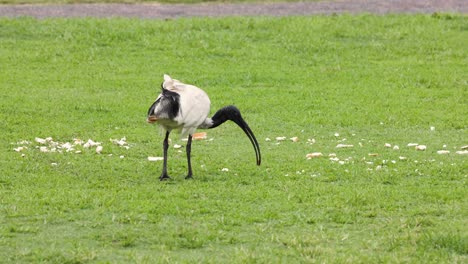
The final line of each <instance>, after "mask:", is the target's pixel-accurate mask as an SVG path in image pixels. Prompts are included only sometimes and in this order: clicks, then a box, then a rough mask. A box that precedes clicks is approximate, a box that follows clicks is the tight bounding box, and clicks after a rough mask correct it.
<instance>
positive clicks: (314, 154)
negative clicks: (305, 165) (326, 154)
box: [306, 152, 323, 159]
mask: <svg viewBox="0 0 468 264" xmlns="http://www.w3.org/2000/svg"><path fill="white" fill-rule="evenodd" d="M322 156H323V154H322V152H312V153H309V154H307V155H306V158H307V159H313V158H319V157H322Z"/></svg>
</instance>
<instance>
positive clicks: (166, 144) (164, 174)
mask: <svg viewBox="0 0 468 264" xmlns="http://www.w3.org/2000/svg"><path fill="white" fill-rule="evenodd" d="M169 133H170V132H169V131H166V137H165V138H164V143H163V151H164V161H163V169H162V173H161V177H159V180H161V181H164V180H167V179H170V178H171V177H169V175H167V149H168V148H169Z"/></svg>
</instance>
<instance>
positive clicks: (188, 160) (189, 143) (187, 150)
mask: <svg viewBox="0 0 468 264" xmlns="http://www.w3.org/2000/svg"><path fill="white" fill-rule="evenodd" d="M185 151H186V152H187V162H188V174H187V176H186V177H185V179H192V163H191V162H190V153H191V152H192V135H189V136H188V141H187V146H186V147H185Z"/></svg>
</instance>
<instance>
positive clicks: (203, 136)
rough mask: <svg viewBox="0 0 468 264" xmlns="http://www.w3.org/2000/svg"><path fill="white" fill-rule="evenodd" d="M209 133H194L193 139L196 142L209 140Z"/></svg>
mask: <svg viewBox="0 0 468 264" xmlns="http://www.w3.org/2000/svg"><path fill="white" fill-rule="evenodd" d="M207 136H208V135H207V133H206V132H198V133H194V134H193V135H192V138H193V139H195V140H202V139H206V138H207Z"/></svg>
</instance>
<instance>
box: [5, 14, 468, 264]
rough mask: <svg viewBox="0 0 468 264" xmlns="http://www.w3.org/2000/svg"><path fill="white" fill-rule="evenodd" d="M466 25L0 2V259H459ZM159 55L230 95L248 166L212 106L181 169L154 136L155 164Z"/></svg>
mask: <svg viewBox="0 0 468 264" xmlns="http://www.w3.org/2000/svg"><path fill="white" fill-rule="evenodd" d="M467 42H468V19H467V17H466V16H462V15H446V14H434V15H386V16H374V15H356V16H351V15H337V16H315V17H284V18H269V17H259V18H245V17H238V18H186V19H176V20H139V19H117V18H115V19H92V18H86V19H44V20H36V19H31V18H18V19H4V18H2V19H0V62H1V64H0V68H1V70H0V80H1V81H0V102H1V103H0V110H1V111H0V115H1V118H0V128H1V131H2V132H1V133H2V136H1V137H0V147H1V151H0V165H1V173H0V260H1V262H5V263H13V262H19V263H23V262H33V263H38V262H46V263H47V262H50V263H94V262H95V263H107V262H108V263H160V262H161V263H164V262H169V263H194V262H201V263H226V262H229V263H300V262H307V263H381V262H383V263H466V262H467V261H468V229H467V228H466V226H467V225H468V211H467V209H466V208H468V202H467V197H468V195H467V194H468V193H467V183H466V181H467V171H468V167H467V163H466V161H467V157H468V156H467V155H464V154H461V153H464V152H463V149H462V148H463V146H466V145H467V144H468V137H467V136H468V133H467V130H466V129H467V116H468V107H467V98H468V97H467V91H468V85H467V81H468V49H467V46H466V44H467ZM164 73H167V74H170V75H171V76H172V77H173V78H176V79H179V80H181V81H183V82H186V83H192V84H196V85H197V86H199V87H201V88H203V89H204V90H205V91H207V93H208V94H209V95H210V98H211V101H212V113H214V111H215V110H217V109H219V108H220V107H222V106H225V105H228V104H235V105H237V106H238V108H240V109H241V111H242V112H243V115H244V118H245V119H246V121H247V122H248V123H249V124H250V126H251V128H252V130H253V131H254V133H255V135H256V136H257V139H258V140H259V142H260V148H261V151H262V158H263V163H262V165H261V166H256V165H255V155H254V151H253V148H252V146H251V144H250V142H249V141H248V139H247V137H245V135H244V134H243V132H242V131H241V130H240V129H239V128H238V127H236V126H235V125H234V124H232V123H229V124H226V125H224V126H222V127H219V128H216V129H213V130H209V131H207V132H208V138H207V139H206V140H200V141H194V143H193V146H192V163H193V167H194V179H193V180H188V181H187V180H184V176H185V174H186V159H185V151H184V146H185V144H186V142H185V141H182V140H181V139H180V138H179V137H178V136H177V135H176V134H173V135H172V136H171V139H172V142H171V148H170V150H169V157H170V158H169V173H170V175H171V176H172V180H171V181H167V182H160V181H158V177H159V175H160V172H161V166H162V162H161V161H159V162H150V161H148V159H147V158H148V157H149V156H162V140H163V134H162V133H161V132H160V131H159V129H158V128H157V127H156V126H154V125H149V124H147V123H146V122H145V119H146V112H147V110H148V108H149V107H150V105H151V104H152V103H153V101H154V99H155V98H156V96H157V94H158V92H159V89H160V84H161V82H162V76H163V74H164ZM47 137H51V138H52V139H48V142H45V143H43V142H41V140H40V139H39V138H42V139H45V138H47ZM124 137H125V140H123V141H124V142H126V144H124V143H123V146H119V145H118V144H115V143H113V142H111V139H118V140H120V139H121V138H124ZM280 137H284V138H285V140H280V139H281V138H280ZM293 137H297V142H293V140H290V138H293ZM36 138H38V139H36ZM277 138H278V139H277ZM78 139H80V140H81V141H82V143H81V144H79V140H78ZM88 139H92V140H93V141H95V142H100V143H101V146H102V147H103V149H102V152H101V153H100V154H97V153H96V151H95V149H96V147H90V148H85V147H84V146H83V145H84V144H83V143H85V142H87V141H88ZM75 140H76V142H75ZM38 141H39V142H38ZM52 142H57V143H52ZM67 142H69V143H70V145H74V146H73V149H70V148H69V147H70V145H66V144H65V143H67ZM75 143H76V144H75ZM411 143H414V144H418V145H419V146H420V148H423V147H421V145H424V146H425V150H419V151H418V150H416V149H415V146H414V145H413V144H411ZM175 144H178V145H181V146H182V148H174V147H173V146H174V145H175ZM339 144H341V145H339ZM408 144H410V146H408ZM337 146H338V147H337ZM339 146H342V147H341V148H340V147H339ZM67 150H69V151H68V152H67ZM441 150H442V151H443V152H439V153H445V154H439V153H438V151H441ZM314 152H319V153H321V154H322V156H321V157H316V158H311V159H307V158H306V155H307V154H310V153H314ZM447 152H448V153H447Z"/></svg>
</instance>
